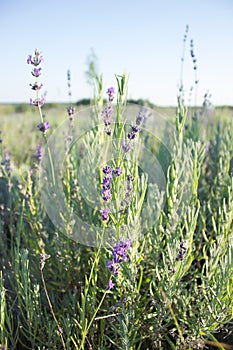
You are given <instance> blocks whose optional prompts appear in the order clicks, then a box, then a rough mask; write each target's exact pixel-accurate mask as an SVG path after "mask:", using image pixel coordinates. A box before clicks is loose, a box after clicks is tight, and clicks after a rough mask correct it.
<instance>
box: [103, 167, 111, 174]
mask: <svg viewBox="0 0 233 350" xmlns="http://www.w3.org/2000/svg"><path fill="white" fill-rule="evenodd" d="M103 173H104V174H112V168H111V167H110V166H109V165H106V167H105V168H103Z"/></svg>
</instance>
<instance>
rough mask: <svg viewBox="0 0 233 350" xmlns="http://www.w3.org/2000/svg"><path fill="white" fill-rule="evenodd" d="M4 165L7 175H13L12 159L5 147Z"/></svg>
mask: <svg viewBox="0 0 233 350" xmlns="http://www.w3.org/2000/svg"><path fill="white" fill-rule="evenodd" d="M2 165H4V166H5V169H6V171H7V175H8V176H10V174H11V158H10V154H9V151H8V150H7V149H6V148H5V147H4V158H3V162H2Z"/></svg>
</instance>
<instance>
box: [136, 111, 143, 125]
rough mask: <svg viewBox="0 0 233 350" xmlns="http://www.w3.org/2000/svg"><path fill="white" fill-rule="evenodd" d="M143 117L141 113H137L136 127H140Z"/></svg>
mask: <svg viewBox="0 0 233 350" xmlns="http://www.w3.org/2000/svg"><path fill="white" fill-rule="evenodd" d="M144 118H145V117H144V115H143V113H142V112H139V113H138V115H137V116H136V124H137V125H138V126H140V125H142V123H143V121H144Z"/></svg>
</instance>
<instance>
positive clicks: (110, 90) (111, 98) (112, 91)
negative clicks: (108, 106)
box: [107, 87, 115, 102]
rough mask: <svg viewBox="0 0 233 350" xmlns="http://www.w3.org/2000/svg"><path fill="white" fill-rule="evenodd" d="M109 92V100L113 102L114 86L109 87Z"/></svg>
mask: <svg viewBox="0 0 233 350" xmlns="http://www.w3.org/2000/svg"><path fill="white" fill-rule="evenodd" d="M107 94H108V100H109V102H112V101H113V100H114V94H115V90H114V88H113V87H110V88H108V90H107Z"/></svg>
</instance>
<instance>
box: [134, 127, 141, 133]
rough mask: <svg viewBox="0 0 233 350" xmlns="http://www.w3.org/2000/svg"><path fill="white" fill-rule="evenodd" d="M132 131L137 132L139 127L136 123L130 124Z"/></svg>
mask: <svg viewBox="0 0 233 350" xmlns="http://www.w3.org/2000/svg"><path fill="white" fill-rule="evenodd" d="M132 131H133V132H135V133H137V132H139V131H140V129H139V127H138V125H132Z"/></svg>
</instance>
